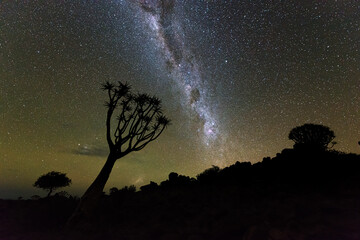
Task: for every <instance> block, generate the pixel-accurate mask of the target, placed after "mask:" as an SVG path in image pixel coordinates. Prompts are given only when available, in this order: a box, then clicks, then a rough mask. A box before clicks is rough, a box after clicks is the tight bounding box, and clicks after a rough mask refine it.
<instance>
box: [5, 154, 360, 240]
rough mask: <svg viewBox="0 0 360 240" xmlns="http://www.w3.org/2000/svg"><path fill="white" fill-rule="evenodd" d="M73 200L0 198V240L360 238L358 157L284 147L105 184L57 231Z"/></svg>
mask: <svg viewBox="0 0 360 240" xmlns="http://www.w3.org/2000/svg"><path fill="white" fill-rule="evenodd" d="M77 201H78V200H76V199H72V198H65V197H53V198H48V199H40V200H27V201H24V200H23V201H0V210H1V211H2V212H3V214H2V215H0V239H20V238H22V239H50V238H51V239H175V240H176V239H241V240H255V239H274V240H288V239H294V240H305V239H306V240H307V239H327V240H331V239H334V240H335V239H336V240H338V239H342V240H355V239H360V230H359V223H360V156H359V155H356V154H345V153H339V152H336V151H325V150H318V151H314V150H304V149H295V150H294V149H285V150H283V151H282V152H281V153H279V154H277V156H276V157H274V158H264V159H263V161H262V162H260V163H256V164H251V163H248V162H243V163H240V162H236V163H235V164H233V165H231V166H229V167H226V168H224V169H219V168H218V167H216V166H213V167H212V168H209V169H207V170H205V171H204V172H202V173H200V174H199V175H198V176H197V178H196V179H195V178H190V177H187V176H182V175H179V174H177V173H170V174H169V179H167V180H165V181H163V182H161V183H160V184H157V183H154V182H152V183H151V184H149V185H146V186H143V187H142V188H141V191H138V192H136V191H135V188H134V187H126V188H123V189H120V190H118V189H116V188H113V189H112V191H111V194H110V195H104V196H103V199H102V203H101V204H100V206H99V207H98V209H96V212H95V215H94V218H93V219H92V220H91V221H90V222H89V228H87V229H85V231H84V232H77V233H76V232H67V233H64V232H63V231H62V227H61V226H62V225H63V224H64V223H65V221H66V219H67V216H68V215H70V214H71V212H72V210H73V209H74V207H75V206H76V203H77ZM14 236H15V237H14Z"/></svg>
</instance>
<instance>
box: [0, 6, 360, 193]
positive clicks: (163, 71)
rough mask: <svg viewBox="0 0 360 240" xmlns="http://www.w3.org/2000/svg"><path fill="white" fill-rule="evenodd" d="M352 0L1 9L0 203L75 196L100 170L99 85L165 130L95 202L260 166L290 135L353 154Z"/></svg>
mask: <svg viewBox="0 0 360 240" xmlns="http://www.w3.org/2000/svg"><path fill="white" fill-rule="evenodd" d="M359 49H360V2H359V1H357V0H330V1H325V0H316V1H315V0H314V1H309V0H305V1H300V0H298V1H295V0H286V1H284V0H274V1H268V0H266V1H265V0H259V1H251V0H238V1H235V0H234V1H231V0H228V1H225V0H224V1H220V0H219V1H215V0H197V1H190V0H187V1H181V0H177V1H171V0H164V1H155V0H153V1H151V0H148V1H146V0H112V1H66V0H62V1H60V0H59V1H37V0H33V1H25V0H24V1H0V114H1V121H0V198H9V197H12V198H15V197H18V196H23V197H29V196H31V195H34V194H39V195H41V196H44V195H45V192H42V191H41V190H37V189H35V188H33V187H32V184H33V183H34V182H35V180H36V179H37V178H38V177H39V176H40V175H42V174H44V173H47V172H49V171H53V170H55V171H60V172H65V173H67V176H68V177H70V178H71V179H72V182H73V184H72V186H71V187H70V188H64V189H63V190H66V191H68V192H69V193H71V194H75V195H78V196H81V195H82V193H83V192H84V191H85V189H86V187H88V186H89V185H90V183H91V182H92V181H93V180H94V178H95V177H96V175H97V174H98V173H99V171H100V169H101V167H102V165H103V164H104V162H105V160H106V156H107V154H108V148H107V144H106V139H105V119H106V108H105V107H104V101H106V100H107V99H106V97H107V95H106V93H105V92H103V91H101V89H100V88H101V84H102V83H104V82H105V81H112V82H115V81H122V82H128V83H130V84H131V85H132V88H133V90H134V91H135V92H141V93H149V94H151V95H156V96H158V97H159V98H160V99H162V101H163V110H164V113H165V115H166V116H167V117H169V118H170V119H171V120H172V125H171V126H169V128H168V129H166V131H165V132H164V133H163V134H162V135H161V136H160V137H159V138H158V140H156V141H154V142H152V143H150V144H149V145H148V146H147V147H146V148H145V149H143V150H142V151H140V152H136V153H132V154H130V155H128V156H126V157H125V158H123V159H120V160H118V161H117V163H116V164H115V167H114V169H113V171H112V174H111V176H110V179H109V181H108V183H107V186H106V191H107V190H108V189H109V188H110V187H118V188H121V187H123V186H125V185H130V184H134V185H136V186H141V185H144V184H147V183H149V181H150V180H153V181H156V182H159V181H162V180H165V179H166V178H167V176H168V174H169V173H170V172H172V171H174V172H177V173H179V174H183V175H189V176H195V175H196V174H198V173H200V172H202V171H203V170H204V169H206V168H209V167H211V166H212V165H217V166H219V167H225V166H228V165H230V164H233V163H234V162H236V161H251V162H253V163H254V162H258V161H261V160H262V158H263V157H267V156H270V157H273V156H275V155H276V153H277V152H280V151H281V150H282V149H284V148H287V147H291V146H292V142H291V141H290V140H288V133H289V132H290V130H291V129H292V128H293V127H295V126H298V125H302V124H304V123H317V124H323V125H326V126H329V127H330V128H331V129H332V130H334V132H335V135H336V139H335V140H336V141H337V142H338V144H337V145H336V146H335V149H337V150H341V151H345V152H355V153H360V146H359V145H358V144H357V142H358V141H359V140H360V112H359V106H360V51H359Z"/></svg>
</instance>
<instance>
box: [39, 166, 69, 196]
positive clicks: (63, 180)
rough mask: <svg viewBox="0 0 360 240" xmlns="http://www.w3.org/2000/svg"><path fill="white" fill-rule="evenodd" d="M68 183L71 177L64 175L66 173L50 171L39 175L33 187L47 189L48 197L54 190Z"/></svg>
mask: <svg viewBox="0 0 360 240" xmlns="http://www.w3.org/2000/svg"><path fill="white" fill-rule="evenodd" d="M70 184H71V179H70V178H68V177H66V173H60V172H55V171H52V172H49V173H47V174H44V175H42V176H40V177H39V178H38V179H37V180H36V182H35V183H34V187H37V188H42V189H44V190H46V191H49V193H48V195H47V197H49V196H50V194H51V193H52V192H53V191H54V190H56V189H58V188H62V187H67V186H69V185H70Z"/></svg>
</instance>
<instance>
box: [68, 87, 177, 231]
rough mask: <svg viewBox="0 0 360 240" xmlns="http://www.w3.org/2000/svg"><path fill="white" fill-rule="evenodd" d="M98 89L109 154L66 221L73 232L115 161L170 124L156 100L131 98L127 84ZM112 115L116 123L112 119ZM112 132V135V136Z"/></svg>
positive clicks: (87, 213)
mask: <svg viewBox="0 0 360 240" xmlns="http://www.w3.org/2000/svg"><path fill="white" fill-rule="evenodd" d="M102 89H103V90H104V91H105V92H106V93H107V95H108V101H107V102H105V106H106V107H107V116H106V139H107V143H108V145H109V150H110V153H109V156H108V158H107V160H106V162H105V165H104V166H103V168H102V169H101V171H100V173H99V175H98V176H97V177H96V179H95V180H94V182H93V183H92V184H91V185H90V187H89V188H88V189H87V190H86V192H85V194H84V195H83V196H82V198H81V201H80V204H79V206H78V208H77V209H76V211H75V212H74V214H73V216H72V217H71V218H70V219H69V222H68V227H72V228H73V227H76V228H77V227H78V225H79V223H80V222H82V221H84V220H87V219H89V218H91V217H92V215H93V214H92V212H93V211H94V208H95V207H96V205H97V203H98V201H99V200H100V198H101V196H102V194H103V189H104V186H105V184H106V182H107V180H108V179H109V176H110V173H111V171H112V168H113V166H114V164H115V162H116V160H117V159H119V158H122V157H124V156H126V155H127V154H129V153H131V152H134V151H140V150H141V149H143V148H144V147H145V146H146V145H148V144H149V143H150V142H152V141H154V140H156V139H157V138H158V137H159V136H160V135H161V133H162V132H163V131H164V130H165V128H166V127H167V126H168V125H169V124H170V120H169V119H168V118H167V117H166V116H165V115H164V114H163V112H162V106H161V101H160V99H158V98H157V97H154V96H153V97H152V96H149V95H147V94H134V93H132V92H131V91H130V90H131V87H130V86H129V85H128V84H123V83H121V82H118V83H117V84H116V85H115V84H112V83H110V82H106V83H105V84H104V85H103V87H102ZM114 115H115V118H116V120H114V119H113V116H114ZM113 129H115V131H114V132H113V133H112V130H113Z"/></svg>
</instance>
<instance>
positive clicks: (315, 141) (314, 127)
mask: <svg viewBox="0 0 360 240" xmlns="http://www.w3.org/2000/svg"><path fill="white" fill-rule="evenodd" d="M334 138H335V134H334V132H333V131H332V130H330V128H329V127H326V126H323V125H319V124H311V123H307V124H304V125H302V126H298V127H295V128H293V129H292V130H291V131H290V133H289V139H290V140H293V141H294V142H295V144H294V147H303V148H304V147H305V148H313V149H314V148H315V149H327V148H328V145H329V143H331V141H332V140H333V139H334Z"/></svg>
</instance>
